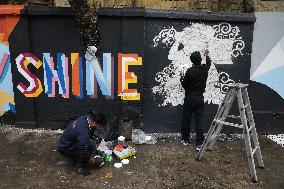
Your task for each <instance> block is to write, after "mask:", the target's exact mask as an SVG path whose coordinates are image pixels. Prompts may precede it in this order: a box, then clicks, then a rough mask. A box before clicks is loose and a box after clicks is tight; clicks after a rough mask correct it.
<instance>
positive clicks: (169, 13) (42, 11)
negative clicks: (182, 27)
mask: <svg viewBox="0 0 284 189" xmlns="http://www.w3.org/2000/svg"><path fill="white" fill-rule="evenodd" d="M0 10H1V9H0ZM21 14H23V15H33V16H45V15H48V16H50V15H55V16H58V15H60V16H72V10H71V8H70V7H25V8H24V9H23V10H22V11H21ZM98 15H99V16H112V17H116V16H117V17H149V18H164V19H185V20H207V21H231V22H251V23H254V22H255V21H256V17H255V14H254V13H228V12H214V13H211V12H203V11H186V10H161V9H149V8H105V7H104V8H100V9H99V12H98Z"/></svg>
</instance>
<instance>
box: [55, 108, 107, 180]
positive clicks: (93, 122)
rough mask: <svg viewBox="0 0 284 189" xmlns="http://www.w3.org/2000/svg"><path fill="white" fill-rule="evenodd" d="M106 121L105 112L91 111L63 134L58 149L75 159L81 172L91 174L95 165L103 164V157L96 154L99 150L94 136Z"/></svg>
mask: <svg viewBox="0 0 284 189" xmlns="http://www.w3.org/2000/svg"><path fill="white" fill-rule="evenodd" d="M106 122H107V121H106V118H105V116H104V115H103V114H101V113H97V112H94V111H90V112H89V115H88V116H81V117H79V118H78V119H77V120H75V121H74V122H73V123H71V124H70V125H69V126H68V127H67V128H66V129H65V130H64V132H63V134H62V135H61V137H60V139H59V143H58V151H59V152H60V153H61V154H62V155H63V156H65V157H69V158H71V159H72V160H73V161H75V163H76V166H77V172H78V173H79V174H82V175H89V174H91V169H92V168H93V167H95V166H101V165H102V164H103V159H102V158H100V157H98V156H97V157H96V156H94V155H95V154H96V152H97V151H96V145H95V142H94V141H93V140H92V138H93V137H94V136H93V134H94V131H95V130H97V129H101V128H102V127H103V126H104V125H106ZM93 157H94V158H93Z"/></svg>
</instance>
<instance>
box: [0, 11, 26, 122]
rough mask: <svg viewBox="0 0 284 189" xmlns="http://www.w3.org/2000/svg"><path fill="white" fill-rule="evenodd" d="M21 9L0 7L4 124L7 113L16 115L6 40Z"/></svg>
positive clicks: (0, 90) (0, 94)
mask: <svg viewBox="0 0 284 189" xmlns="http://www.w3.org/2000/svg"><path fill="white" fill-rule="evenodd" d="M22 8H23V7H22V6H0V9H1V11H0V117H1V120H2V121H3V122H6V123H7V120H5V119H6V117H7V114H8V113H7V112H8V111H10V114H11V113H16V110H15V102H14V92H13V82H12V73H11V62H10V50H9V42H8V38H9V36H10V34H11V32H12V31H13V29H14V27H15V25H16V24H17V22H18V21H19V19H20V10H21V9H22ZM5 113H6V114H5ZM4 114H5V115H4ZM10 118H11V117H10ZM8 122H9V123H10V122H13V120H10V121H8Z"/></svg>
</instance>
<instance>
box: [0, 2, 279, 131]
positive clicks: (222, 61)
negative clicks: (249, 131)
mask: <svg viewBox="0 0 284 189" xmlns="http://www.w3.org/2000/svg"><path fill="white" fill-rule="evenodd" d="M50 15H53V16H52V17H51V16H50ZM99 16H100V18H99V20H100V22H99V23H98V24H99V30H100V32H101V34H102V47H100V49H99V51H98V53H96V56H95V55H94V52H93V49H92V47H89V48H88V49H86V48H85V47H83V46H82V44H81V42H80V36H79V33H78V31H77V28H76V25H75V23H74V21H73V18H72V12H71V10H70V9H63V8H45V9H43V8H35V7H25V8H24V9H23V10H22V13H21V18H20V19H19V21H18V22H15V23H17V24H16V26H15V27H14V30H13V31H12V33H11V34H10V38H9V48H10V50H8V46H7V42H6V43H3V42H2V43H1V53H2V54H1V66H2V67H0V68H1V74H2V75H5V77H1V82H2V78H7V81H6V82H8V83H9V84H10V88H11V90H10V89H9V87H7V86H8V85H7V84H5V87H3V89H5V91H6V93H8V92H7V91H10V93H8V94H10V97H13V101H12V99H10V101H9V103H8V104H7V102H8V101H7V100H6V101H5V102H6V104H4V106H3V107H4V109H2V111H3V112H4V111H6V110H8V108H10V109H11V110H13V111H14V110H15V109H16V111H17V114H16V125H17V126H19V127H25V128H37V127H45V128H63V127H64V126H65V125H66V123H67V122H68V121H70V120H72V119H75V118H76V117H77V116H79V115H82V114H85V113H86V112H87V111H88V110H89V109H95V110H97V111H100V112H103V113H105V114H107V115H108V116H109V118H113V119H114V122H116V124H117V119H120V120H123V121H129V120H134V124H135V126H137V127H140V126H142V128H143V129H144V130H145V131H147V132H179V129H180V124H181V116H182V112H181V110H182V104H183V98H184V91H183V88H182V87H181V85H180V81H179V72H180V71H181V70H183V69H186V68H189V67H191V66H192V63H191V61H190V58H189V57H190V55H191V53H192V52H194V51H200V52H201V51H202V50H203V49H204V48H208V49H209V52H210V53H209V56H210V57H211V59H212V62H213V64H212V65H211V68H210V71H209V76H208V80H207V83H206V92H205V93H204V97H205V98H204V100H205V102H206V108H205V119H204V125H205V127H207V128H208V127H209V126H210V124H211V121H212V119H213V117H214V116H215V113H216V111H217V108H218V105H219V104H220V102H221V100H222V98H223V97H224V95H225V93H226V91H227V85H228V84H230V83H234V82H243V83H250V88H249V94H250V97H251V102H252V104H253V110H255V111H254V113H255V117H256V121H257V122H256V123H257V126H258V127H259V128H260V130H262V129H263V131H265V130H266V129H267V128H268V126H269V130H279V127H278V125H277V124H276V126H274V125H273V128H271V127H272V126H271V125H269V124H271V123H272V122H271V120H270V118H269V117H267V120H261V119H263V116H260V115H262V114H260V113H261V112H262V113H263V112H264V111H267V112H270V113H272V112H273V113H272V114H273V116H272V117H273V121H274V122H273V123H278V122H277V119H279V117H281V114H280V113H281V111H282V112H283V109H281V108H282V105H281V103H283V98H282V96H281V95H283V94H282V88H281V85H280V87H279V84H278V83H277V82H274V81H275V80H277V79H278V81H280V79H279V78H271V77H260V76H264V75H265V74H264V73H267V72H268V71H271V73H272V72H274V71H279V70H280V71H281V69H279V68H281V65H282V63H281V61H278V60H282V58H281V56H280V55H279V52H280V51H282V50H281V48H282V47H281V41H283V40H282V38H283V35H282V37H279V38H277V39H278V42H277V43H276V42H275V45H274V46H275V47H274V46H273V47H274V48H272V47H271V49H274V50H273V52H276V54H277V55H275V53H273V54H271V55H269V56H267V57H268V58H263V57H262V60H263V61H261V62H262V63H260V61H259V60H257V61H255V58H253V64H251V52H252V41H253V31H254V22H255V16H254V15H253V14H238V15H236V14H232V15H231V14H213V13H211V14H209V13H190V12H184V13H180V14H172V13H168V12H165V11H161V10H155V11H153V10H148V9H111V8H106V9H101V10H100V12H99ZM257 16H258V15H257ZM279 25H280V24H279ZM258 27H259V26H258V24H256V30H255V31H258ZM2 28H3V27H2ZM113 28H115V29H113ZM0 29H1V28H0ZM2 30H3V29H2ZM141 31H143V32H141ZM281 31H283V30H281ZM255 35H256V33H255ZM274 36H276V35H274ZM279 36H280V34H279ZM254 40H255V41H259V40H258V39H254ZM2 41H3V40H2ZM4 45H5V46H4ZM259 46H264V47H265V48H266V45H257V47H259ZM254 48H255V47H254ZM253 52H256V54H261V56H262V55H263V54H264V53H262V52H261V53H260V52H257V50H253ZM269 52H270V51H269ZM271 52H272V51H271ZM9 53H10V64H8V62H9V61H8V60H9ZM256 54H253V55H256ZM280 54H281V53H280ZM255 57H257V56H255ZM271 58H273V61H278V62H279V63H277V64H273V66H274V67H271V66H266V65H267V63H265V62H271ZM264 60H265V61H264ZM3 62H4V63H3ZM203 62H204V60H203ZM256 62H257V63H256ZM3 65H5V67H4V66H3ZM7 65H10V67H7ZM9 68H10V70H11V71H10V73H11V74H8V73H9ZM268 68H269V69H268ZM271 68H275V69H271ZM2 70H3V71H2ZM264 70H266V71H264ZM271 75H272V76H273V77H279V75H278V76H277V74H274V73H273V74H271ZM9 77H10V79H9ZM261 78H262V79H261ZM263 78H264V79H263ZM269 79H270V80H269ZM264 80H265V81H264ZM3 82H4V80H3ZM269 82H270V83H269ZM1 84H2V83H1ZM264 85H265V86H264ZM0 86H1V85H0ZM2 86H4V85H2ZM263 86H264V87H263ZM259 91H261V92H262V93H260V92H259ZM266 94H268V95H270V97H269V99H270V100H271V101H272V102H274V101H275V102H277V103H278V104H277V105H275V106H273V107H270V106H269V105H268V104H266V105H263V104H264V103H262V101H263V100H260V99H261V98H263V96H266ZM3 99H4V98H3ZM1 100H2V98H1ZM13 104H15V108H14V109H13V106H12V105H13ZM235 110H236V109H233V111H235ZM274 113H275V114H274ZM153 115H155V116H153ZM267 115H270V114H267ZM275 116H278V117H277V119H276V117H275ZM275 120H276V121H275ZM279 123H280V122H279ZM193 128H194V127H193Z"/></svg>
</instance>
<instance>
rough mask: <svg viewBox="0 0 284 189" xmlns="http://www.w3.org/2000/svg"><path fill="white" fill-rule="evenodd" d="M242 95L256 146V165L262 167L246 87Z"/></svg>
mask: <svg viewBox="0 0 284 189" xmlns="http://www.w3.org/2000/svg"><path fill="white" fill-rule="evenodd" d="M243 96H244V102H245V104H248V107H247V116H248V122H249V125H250V127H249V128H251V133H252V139H253V143H254V148H257V149H256V151H255V155H256V161H257V165H258V167H260V168H264V163H263V159H262V155H261V150H260V145H259V141H258V136H257V132H256V128H255V123H254V119H253V114H252V109H251V105H250V101H249V96H248V92H247V89H246V88H244V89H243Z"/></svg>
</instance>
